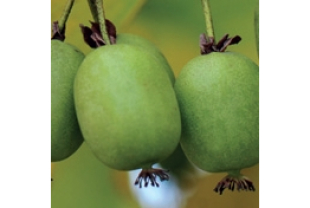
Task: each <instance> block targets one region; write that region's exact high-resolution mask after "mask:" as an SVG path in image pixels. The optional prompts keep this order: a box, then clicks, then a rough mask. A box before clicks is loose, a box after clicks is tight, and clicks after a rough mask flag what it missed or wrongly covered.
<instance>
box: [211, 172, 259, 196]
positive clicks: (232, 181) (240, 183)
mask: <svg viewBox="0 0 310 208" xmlns="http://www.w3.org/2000/svg"><path fill="white" fill-rule="evenodd" d="M226 188H228V189H229V190H231V191H234V189H235V188H236V189H237V190H238V191H240V190H245V191H248V190H249V191H255V188H254V185H253V183H252V181H250V180H249V179H248V178H246V177H245V176H242V175H240V176H238V177H236V176H231V175H228V176H226V177H224V178H223V179H222V180H221V181H220V182H219V183H218V184H217V186H216V187H215V188H214V189H213V190H214V191H215V192H217V193H218V192H219V194H220V195H221V194H222V193H223V191H224V190H225V189H226Z"/></svg>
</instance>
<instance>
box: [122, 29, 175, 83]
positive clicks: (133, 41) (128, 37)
mask: <svg viewBox="0 0 310 208" xmlns="http://www.w3.org/2000/svg"><path fill="white" fill-rule="evenodd" d="M116 42H117V44H128V45H134V46H138V47H142V48H143V49H145V51H146V52H147V53H151V54H152V55H154V56H155V57H156V59H158V61H160V62H161V63H162V64H165V65H166V66H165V67H163V69H165V71H166V72H167V74H168V76H169V79H170V81H171V83H172V84H174V82H175V77H174V73H173V70H172V69H171V67H170V65H169V63H168V61H167V59H166V57H165V56H164V55H163V54H162V52H161V51H160V50H159V49H158V48H157V47H156V46H155V45H154V44H153V43H152V42H150V41H149V40H147V39H145V38H142V37H140V36H137V35H133V34H129V33H120V34H117V36H116Z"/></svg>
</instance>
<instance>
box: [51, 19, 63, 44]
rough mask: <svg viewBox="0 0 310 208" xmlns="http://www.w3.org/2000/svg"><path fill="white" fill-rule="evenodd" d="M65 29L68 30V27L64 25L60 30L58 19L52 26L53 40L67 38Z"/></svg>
mask: <svg viewBox="0 0 310 208" xmlns="http://www.w3.org/2000/svg"><path fill="white" fill-rule="evenodd" d="M65 30H66V27H65V26H64V28H63V29H62V31H60V30H59V25H58V21H55V22H53V26H52V40H61V41H64V40H65V38H66V37H65Z"/></svg>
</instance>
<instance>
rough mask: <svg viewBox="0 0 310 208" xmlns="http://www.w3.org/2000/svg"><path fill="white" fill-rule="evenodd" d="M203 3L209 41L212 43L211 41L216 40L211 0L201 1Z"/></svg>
mask: <svg viewBox="0 0 310 208" xmlns="http://www.w3.org/2000/svg"><path fill="white" fill-rule="evenodd" d="M201 3H202V8H203V13H204V16H205V21H206V32H207V33H206V37H207V40H208V41H210V40H211V39H213V40H214V32H213V24H212V17H211V10H210V4H209V0H201Z"/></svg>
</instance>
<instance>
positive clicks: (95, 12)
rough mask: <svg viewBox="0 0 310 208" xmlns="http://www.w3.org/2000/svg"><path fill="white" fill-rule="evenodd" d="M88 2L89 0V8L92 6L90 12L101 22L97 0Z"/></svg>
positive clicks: (95, 19) (96, 20)
mask: <svg viewBox="0 0 310 208" xmlns="http://www.w3.org/2000/svg"><path fill="white" fill-rule="evenodd" d="M87 2H88V5H89V8H90V12H91V14H92V16H93V19H94V21H95V22H99V20H98V14H97V7H96V2H95V0H87Z"/></svg>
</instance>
